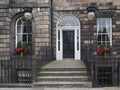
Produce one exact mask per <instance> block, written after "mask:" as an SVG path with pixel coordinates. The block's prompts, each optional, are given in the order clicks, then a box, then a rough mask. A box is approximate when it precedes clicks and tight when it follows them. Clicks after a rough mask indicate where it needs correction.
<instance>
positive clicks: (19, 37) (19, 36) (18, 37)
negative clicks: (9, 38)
mask: <svg viewBox="0 0 120 90" xmlns="http://www.w3.org/2000/svg"><path fill="white" fill-rule="evenodd" d="M17 41H18V42H20V41H22V34H17Z"/></svg>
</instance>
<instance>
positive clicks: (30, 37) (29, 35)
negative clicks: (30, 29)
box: [28, 34, 32, 42]
mask: <svg viewBox="0 0 120 90" xmlns="http://www.w3.org/2000/svg"><path fill="white" fill-rule="evenodd" d="M28 42H32V34H28Z"/></svg>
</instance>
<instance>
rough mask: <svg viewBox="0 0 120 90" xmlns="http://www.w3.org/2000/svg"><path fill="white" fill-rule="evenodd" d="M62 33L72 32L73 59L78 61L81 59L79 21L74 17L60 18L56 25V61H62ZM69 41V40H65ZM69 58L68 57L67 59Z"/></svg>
mask: <svg viewBox="0 0 120 90" xmlns="http://www.w3.org/2000/svg"><path fill="white" fill-rule="evenodd" d="M64 31H66V32H67V31H73V32H74V35H73V38H74V40H73V41H74V55H73V56H74V59H75V60H80V59H81V52H80V51H81V48H80V22H79V19H78V18H77V17H75V16H70V15H68V16H63V17H61V18H60V19H59V20H58V22H57V25H56V59H57V60H63V59H64V57H63V56H64V55H63V51H64V48H63V44H64V42H63V40H64V39H65V38H64V37H63V32H64ZM67 41H69V40H67ZM68 58H69V57H68Z"/></svg>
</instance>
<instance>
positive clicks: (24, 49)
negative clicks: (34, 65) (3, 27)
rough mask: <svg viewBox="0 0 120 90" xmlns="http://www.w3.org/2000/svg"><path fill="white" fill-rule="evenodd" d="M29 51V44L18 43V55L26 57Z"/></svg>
mask: <svg viewBox="0 0 120 90" xmlns="http://www.w3.org/2000/svg"><path fill="white" fill-rule="evenodd" d="M28 51H29V49H28V44H27V43H26V42H23V43H21V42H18V43H17V49H16V53H17V54H19V55H20V57H21V58H23V57H24V55H26V54H27V53H28Z"/></svg>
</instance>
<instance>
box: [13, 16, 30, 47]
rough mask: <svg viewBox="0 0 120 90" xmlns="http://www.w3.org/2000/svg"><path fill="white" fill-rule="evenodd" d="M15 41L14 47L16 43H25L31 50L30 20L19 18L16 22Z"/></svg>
mask: <svg viewBox="0 0 120 90" xmlns="http://www.w3.org/2000/svg"><path fill="white" fill-rule="evenodd" d="M15 35H16V38H15V39H16V40H15V46H16V47H17V44H18V42H21V43H24V42H25V43H27V44H28V47H29V48H30V49H32V24H31V21H30V20H25V19H24V18H22V17H21V18H19V19H18V20H17V21H16V30H15Z"/></svg>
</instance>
